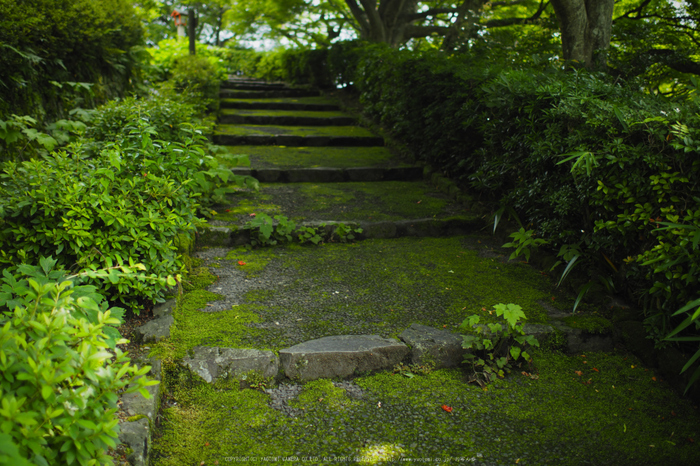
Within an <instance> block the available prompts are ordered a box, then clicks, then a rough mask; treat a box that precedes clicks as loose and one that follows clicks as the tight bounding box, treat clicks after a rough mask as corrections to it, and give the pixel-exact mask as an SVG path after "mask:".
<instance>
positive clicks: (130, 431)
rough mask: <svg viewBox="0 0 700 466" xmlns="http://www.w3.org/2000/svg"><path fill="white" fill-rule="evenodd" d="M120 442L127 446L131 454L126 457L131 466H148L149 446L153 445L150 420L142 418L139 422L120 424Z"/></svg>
mask: <svg viewBox="0 0 700 466" xmlns="http://www.w3.org/2000/svg"><path fill="white" fill-rule="evenodd" d="M119 430H120V432H119V442H120V443H123V444H124V445H127V446H128V447H129V448H130V449H131V453H129V454H128V455H127V456H126V459H127V461H129V464H130V465H131V466H148V455H149V453H150V452H149V448H148V447H149V445H150V443H151V429H150V427H149V425H148V419H146V418H141V419H139V420H137V421H133V422H129V421H124V422H121V423H119Z"/></svg>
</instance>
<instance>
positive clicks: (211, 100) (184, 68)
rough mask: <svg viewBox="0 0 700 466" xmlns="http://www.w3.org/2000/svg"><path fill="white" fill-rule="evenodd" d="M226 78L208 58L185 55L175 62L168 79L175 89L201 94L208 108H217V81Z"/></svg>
mask: <svg viewBox="0 0 700 466" xmlns="http://www.w3.org/2000/svg"><path fill="white" fill-rule="evenodd" d="M224 79H226V75H225V73H223V72H222V71H220V70H217V69H216V68H215V67H214V66H213V65H212V64H211V61H210V60H207V59H206V58H204V57H202V56H201V55H187V56H185V57H182V58H179V59H178V60H177V61H176V62H175V66H174V67H173V70H172V76H171V77H170V80H171V81H172V82H173V84H174V86H175V89H176V90H177V91H180V92H182V91H184V90H186V89H187V90H189V91H190V92H195V93H196V94H198V95H200V96H201V99H203V100H204V101H205V102H206V105H207V108H208V109H209V110H217V109H218V108H219V83H220V82H221V81H222V80H224Z"/></svg>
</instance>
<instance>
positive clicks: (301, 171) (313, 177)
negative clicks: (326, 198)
mask: <svg viewBox="0 0 700 466" xmlns="http://www.w3.org/2000/svg"><path fill="white" fill-rule="evenodd" d="M286 174H287V181H289V182H290V183H329V182H338V181H345V174H344V173H343V170H342V169H341V168H292V169H289V170H287V171H286Z"/></svg>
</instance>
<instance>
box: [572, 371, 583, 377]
mask: <svg viewBox="0 0 700 466" xmlns="http://www.w3.org/2000/svg"><path fill="white" fill-rule="evenodd" d="M574 374H576V375H578V376H579V377H581V376H582V375H583V372H581V371H574Z"/></svg>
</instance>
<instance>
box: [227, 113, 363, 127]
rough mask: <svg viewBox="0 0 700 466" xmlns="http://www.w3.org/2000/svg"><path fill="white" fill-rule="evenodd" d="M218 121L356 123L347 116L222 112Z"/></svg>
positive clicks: (278, 123) (324, 124)
mask: <svg viewBox="0 0 700 466" xmlns="http://www.w3.org/2000/svg"><path fill="white" fill-rule="evenodd" d="M219 123H221V124H225V125H280V126H351V125H354V124H355V123H357V120H355V119H354V118H352V117H349V116H332V117H320V116H319V117H313V116H297V115H264V114H243V113H224V114H223V115H221V116H220V117H219Z"/></svg>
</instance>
